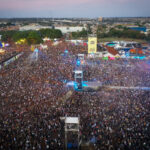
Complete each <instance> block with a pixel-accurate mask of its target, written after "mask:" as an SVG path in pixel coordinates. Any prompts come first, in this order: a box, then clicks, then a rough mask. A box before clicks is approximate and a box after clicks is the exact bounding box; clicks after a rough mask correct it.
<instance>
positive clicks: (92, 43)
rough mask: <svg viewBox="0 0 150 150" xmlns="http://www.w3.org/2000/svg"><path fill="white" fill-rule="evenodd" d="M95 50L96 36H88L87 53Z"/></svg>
mask: <svg viewBox="0 0 150 150" xmlns="http://www.w3.org/2000/svg"><path fill="white" fill-rule="evenodd" d="M96 52H97V37H89V38H88V53H89V54H90V53H93V54H94V53H96Z"/></svg>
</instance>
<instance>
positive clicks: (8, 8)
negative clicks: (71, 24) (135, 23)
mask: <svg viewBox="0 0 150 150" xmlns="http://www.w3.org/2000/svg"><path fill="white" fill-rule="evenodd" d="M0 2H1V4H0V17H1V18H4V17H8V18H11V17H90V18H95V17H99V16H102V17H138V16H140V17H142V16H143V17H148V16H150V8H149V7H150V0H0Z"/></svg>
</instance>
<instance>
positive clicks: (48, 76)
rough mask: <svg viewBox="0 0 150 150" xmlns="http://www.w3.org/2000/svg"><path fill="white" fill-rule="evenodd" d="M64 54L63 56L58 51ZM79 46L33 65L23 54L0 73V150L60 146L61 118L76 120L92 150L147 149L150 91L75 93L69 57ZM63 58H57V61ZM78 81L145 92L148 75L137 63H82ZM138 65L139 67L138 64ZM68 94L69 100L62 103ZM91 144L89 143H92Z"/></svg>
mask: <svg viewBox="0 0 150 150" xmlns="http://www.w3.org/2000/svg"><path fill="white" fill-rule="evenodd" d="M65 49H67V50H68V51H69V53H68V54H65V55H64V54H63V53H64V50H65ZM84 50H86V48H85V47H84V46H75V45H71V44H69V45H67V44H64V43H61V44H60V45H58V46H49V48H48V49H47V50H41V51H39V55H38V60H37V59H35V60H34V58H33V57H30V56H31V55H32V56H33V53H32V52H31V51H26V52H25V53H24V54H23V55H22V56H21V57H20V58H19V59H18V60H16V61H15V62H13V63H11V64H10V65H8V66H7V67H5V68H2V70H1V71H0V135H1V136H0V149H8V150H9V149H10V150H12V149H15V150H16V149H18V150H19V149H20V150H22V149H25V150H28V149H33V150H40V149H51V150H62V149H64V146H65V141H64V138H65V135H64V122H63V121H62V120H61V119H60V118H61V117H64V116H72V117H79V118H80V139H81V141H82V142H81V143H82V145H84V144H85V143H86V145H87V144H89V145H91V146H92V148H93V149H95V150H113V149H114V150H116V149H117V150H124V149H127V150H148V149H150V138H149V137H150V109H149V108H150V98H149V97H150V91H144V90H127V89H124V90H115V89H112V90H107V89H102V90H101V91H97V92H91V93H90V92H89V93H88V92H75V91H73V89H72V88H68V87H66V86H65V85H66V81H72V80H73V76H72V70H73V68H74V66H75V61H74V60H75V59H74V58H75V57H74V55H75V54H78V53H80V52H81V51H82V52H84ZM62 54H63V55H62ZM86 62H91V63H86V64H88V65H86V66H85V67H84V69H85V78H84V80H93V79H94V80H98V81H101V82H103V84H106V85H110V86H111V85H113V86H127V87H130V86H149V87H150V71H149V70H147V69H143V68H142V63H141V61H140V60H139V61H138V60H126V59H117V60H113V61H109V60H108V61H106V60H101V59H99V60H98V61H96V62H98V63H93V64H92V62H93V61H91V60H89V59H86ZM143 63H144V61H143ZM68 91H72V93H73V94H72V95H71V97H69V98H68V99H67V100H64V99H63V97H64V95H66V94H67V93H68ZM93 139H94V140H93Z"/></svg>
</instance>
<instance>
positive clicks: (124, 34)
mask: <svg viewBox="0 0 150 150" xmlns="http://www.w3.org/2000/svg"><path fill="white" fill-rule="evenodd" d="M97 37H98V38H106V37H117V38H132V39H141V40H147V41H150V34H148V35H145V34H144V33H141V32H140V31H134V30H131V29H128V28H124V29H123V30H117V29H111V30H110V31H109V32H108V33H106V32H100V31H99V30H98V31H97Z"/></svg>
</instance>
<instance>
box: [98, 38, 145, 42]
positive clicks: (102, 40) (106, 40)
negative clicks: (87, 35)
mask: <svg viewBox="0 0 150 150" xmlns="http://www.w3.org/2000/svg"><path fill="white" fill-rule="evenodd" d="M112 41H135V42H140V43H145V42H146V40H139V39H130V38H117V37H108V38H101V39H98V42H112ZM146 43H147V42H146Z"/></svg>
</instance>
